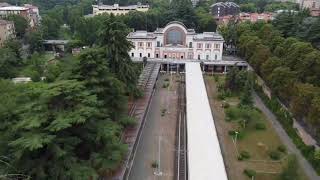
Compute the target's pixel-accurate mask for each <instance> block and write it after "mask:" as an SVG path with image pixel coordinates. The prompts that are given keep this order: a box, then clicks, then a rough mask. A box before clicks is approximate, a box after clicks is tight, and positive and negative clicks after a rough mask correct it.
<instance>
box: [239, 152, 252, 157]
mask: <svg viewBox="0 0 320 180" xmlns="http://www.w3.org/2000/svg"><path fill="white" fill-rule="evenodd" d="M240 156H241V158H242V159H250V157H251V156H250V153H249V152H248V151H241V152H240Z"/></svg>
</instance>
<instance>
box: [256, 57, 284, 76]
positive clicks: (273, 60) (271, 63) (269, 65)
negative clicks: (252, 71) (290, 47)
mask: <svg viewBox="0 0 320 180" xmlns="http://www.w3.org/2000/svg"><path fill="white" fill-rule="evenodd" d="M279 66H281V60H280V59H279V58H278V57H270V58H269V59H268V60H267V61H265V62H264V63H262V65H261V70H260V71H261V75H262V77H263V78H267V77H268V76H269V75H270V74H271V73H272V71H273V70H274V69H275V68H277V67H279Z"/></svg>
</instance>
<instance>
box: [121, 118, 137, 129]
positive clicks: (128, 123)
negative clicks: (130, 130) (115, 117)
mask: <svg viewBox="0 0 320 180" xmlns="http://www.w3.org/2000/svg"><path fill="white" fill-rule="evenodd" d="M120 124H121V125H122V126H123V127H133V126H135V125H136V124H137V122H136V119H135V118H133V117H129V116H127V117H124V118H121V119H120Z"/></svg>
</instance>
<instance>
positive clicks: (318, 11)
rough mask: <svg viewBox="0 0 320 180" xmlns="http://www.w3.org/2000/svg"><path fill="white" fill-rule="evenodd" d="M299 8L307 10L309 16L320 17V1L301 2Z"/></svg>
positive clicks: (308, 0)
mask: <svg viewBox="0 0 320 180" xmlns="http://www.w3.org/2000/svg"><path fill="white" fill-rule="evenodd" d="M300 7H301V8H303V9H309V10H310V14H311V16H320V0H301V1H300Z"/></svg>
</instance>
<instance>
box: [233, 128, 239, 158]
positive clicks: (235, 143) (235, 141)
mask: <svg viewBox="0 0 320 180" xmlns="http://www.w3.org/2000/svg"><path fill="white" fill-rule="evenodd" d="M234 133H236V135H235V140H234V145H235V147H236V152H237V156H238V155H239V153H238V147H237V139H238V133H239V132H238V131H235V132H234Z"/></svg>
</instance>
